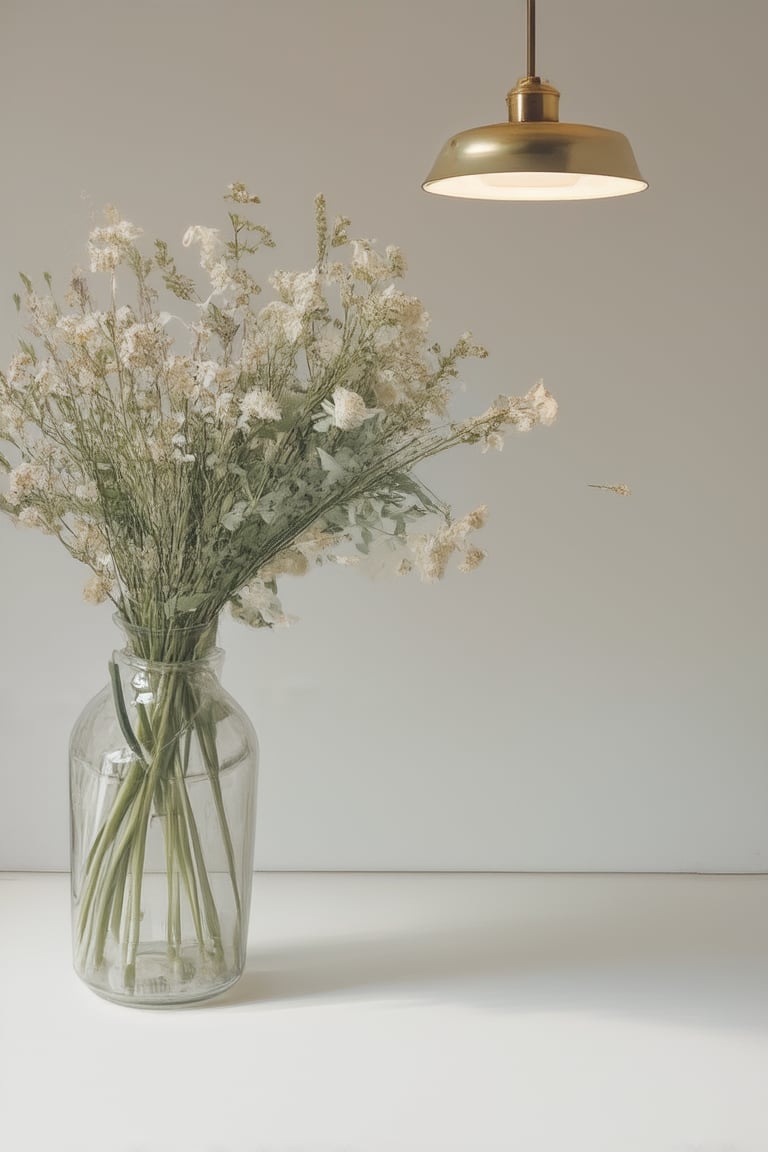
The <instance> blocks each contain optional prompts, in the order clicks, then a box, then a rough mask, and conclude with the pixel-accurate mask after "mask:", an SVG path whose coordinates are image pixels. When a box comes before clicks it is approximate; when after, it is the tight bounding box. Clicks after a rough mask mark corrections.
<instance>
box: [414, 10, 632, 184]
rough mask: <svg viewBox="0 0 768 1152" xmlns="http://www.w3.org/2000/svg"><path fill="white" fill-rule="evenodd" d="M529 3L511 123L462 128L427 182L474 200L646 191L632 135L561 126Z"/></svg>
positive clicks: (510, 94)
mask: <svg viewBox="0 0 768 1152" xmlns="http://www.w3.org/2000/svg"><path fill="white" fill-rule="evenodd" d="M527 7H528V73H527V75H526V76H524V77H523V78H522V79H521V80H518V82H517V84H516V85H515V87H514V88H513V89H512V90H511V92H508V93H507V109H508V112H509V121H508V123H505V124H486V125H485V126H484V127H483V128H470V129H469V131H467V132H459V133H458V134H457V135H456V136H452V137H451V139H450V140H449V141H448V143H447V144H445V145H444V147H443V149H442V151H441V152H440V154H439V156H438V157H437V160H436V161H435V163H434V165H433V167H432V171H431V172H430V174H429V176H427V178H426V180H425V181H424V183H423V184H422V188H424V190H425V191H426V192H435V193H437V194H438V195H439V196H462V197H468V198H471V199H474V200H599V199H602V198H604V197H606V196H628V195H629V194H630V193H631V192H642V191H643V189H644V188H647V187H648V184H647V183H646V181H645V180H643V178H642V176H641V175H640V172H639V171H638V167H637V164H636V162H635V157H634V155H633V153H632V149H631V148H630V146H629V141H628V140H627V138H626V136H622V134H621V132H612V131H610V130H609V129H608V128H592V127H590V126H589V125H586V124H561V123H560V118H559V105H560V93H559V92H558V90H557V88H554V87H553V86H552V85H551V84H548V83H547V82H546V81H542V80H541V78H540V77H539V76H537V75H536V66H535V58H536V50H535V43H536V0H527Z"/></svg>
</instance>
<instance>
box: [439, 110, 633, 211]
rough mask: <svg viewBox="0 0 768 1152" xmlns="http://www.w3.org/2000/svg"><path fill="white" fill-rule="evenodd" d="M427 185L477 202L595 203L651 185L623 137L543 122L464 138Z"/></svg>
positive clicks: (494, 127) (488, 128)
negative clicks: (597, 200)
mask: <svg viewBox="0 0 768 1152" xmlns="http://www.w3.org/2000/svg"><path fill="white" fill-rule="evenodd" d="M422 187H423V188H424V189H425V191H427V192H435V193H437V194H438V195H440V196H461V197H469V198H472V199H477V200H592V199H599V198H600V197H605V196H626V195H629V193H631V192H641V191H642V190H643V189H644V188H647V187H648V185H647V183H646V181H645V180H643V178H642V176H641V175H640V172H639V169H638V167H637V163H636V161H635V157H634V155H633V152H632V148H631V147H630V144H629V141H628V140H627V138H626V136H623V135H622V134H621V132H612V131H610V130H609V129H608V128H592V127H589V126H588V125H585V124H561V123H560V122H559V121H554V122H552V121H549V122H548V121H543V120H540V121H529V122H517V123H515V122H510V123H503V124H487V125H485V126H484V127H482V128H470V129H469V131H467V132H459V133H458V134H457V135H456V136H453V137H451V139H450V140H449V141H448V142H447V143H446V144H445V145H444V147H443V149H442V151H441V152H440V154H439V155H438V157H437V160H436V161H435V163H434V165H433V167H432V171H431V172H430V173H429V176H427V179H426V180H425V181H424V184H423V185H422Z"/></svg>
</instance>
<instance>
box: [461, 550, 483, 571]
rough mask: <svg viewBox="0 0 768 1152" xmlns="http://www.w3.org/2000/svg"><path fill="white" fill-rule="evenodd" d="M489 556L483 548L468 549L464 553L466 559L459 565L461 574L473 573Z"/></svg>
mask: <svg viewBox="0 0 768 1152" xmlns="http://www.w3.org/2000/svg"><path fill="white" fill-rule="evenodd" d="M486 556H487V552H484V551H483V549H482V548H475V547H471V548H467V549H466V550H465V552H464V559H463V560H462V562H461V564H459V572H472V571H473V570H474V569H475V568H477V567H478V565H479V564H482V562H483V560H484V559H485V557H486Z"/></svg>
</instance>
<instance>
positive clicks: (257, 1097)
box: [0, 873, 768, 1152]
mask: <svg viewBox="0 0 768 1152" xmlns="http://www.w3.org/2000/svg"><path fill="white" fill-rule="evenodd" d="M68 898H69V897H68V878H67V877H66V876H63V875H50V874H48V875H40V874H36V875H33V874H19V873H4V874H3V873H0V931H1V932H2V948H1V949H0V1007H1V1011H2V1014H1V1016H0V1025H1V1027H2V1043H1V1044H0V1105H1V1107H0V1147H2V1148H7V1149H8V1152H166V1150H167V1152H432V1150H433V1149H434V1150H435V1152H437V1150H439V1152H502V1150H503V1152H582V1150H583V1152H766V1149H768V1077H767V1076H766V1071H767V1070H768V926H767V924H766V921H767V920H768V877H765V876H751V877H686V876H555V875H549V876H531V875H528V876H519V875H484V874H474V875H466V874H464V875H456V874H395V875H392V874H364V875H360V874H297V873H277V874H276V873H272V874H259V875H257V877H256V883H255V885H254V896H253V912H252V918H251V934H250V950H249V965H248V968H247V971H246V973H245V975H244V977H243V978H242V980H241V981H240V982H239V984H237V985H236V986H235V987H234V988H232V989H231V990H230V991H229V992H228V993H226V994H225V995H224V996H222V997H219V998H218V999H217V1000H213V1001H210V1002H209V1003H208V1004H204V1005H198V1006H194V1007H190V1008H185V1009H180V1010H179V1009H176V1010H170V1011H143V1012H141V1011H135V1010H132V1009H128V1008H122V1007H118V1006H116V1005H113V1004H110V1003H107V1002H106V1001H103V1000H100V999H99V998H98V997H96V996H94V995H93V994H92V993H91V992H89V991H88V990H87V989H86V988H85V987H84V986H83V985H81V984H80V983H79V981H78V980H77V978H76V977H75V976H74V974H73V972H72V970H71V967H70V960H69V924H68V916H69V909H68Z"/></svg>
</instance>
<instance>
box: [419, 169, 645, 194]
mask: <svg viewBox="0 0 768 1152" xmlns="http://www.w3.org/2000/svg"><path fill="white" fill-rule="evenodd" d="M423 187H424V190H425V191H426V192H433V193H435V194H436V195H438V196H458V197H465V198H467V199H471V200H600V199H603V198H605V197H608V196H629V195H630V194H631V193H633V192H642V191H643V189H644V188H647V187H648V185H647V183H646V182H645V181H644V180H629V179H626V178H625V177H623V176H597V175H593V174H589V173H586V172H486V173H481V174H479V175H468V176H449V177H448V178H446V179H444V180H431V181H427V183H426V184H424V185H423Z"/></svg>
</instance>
